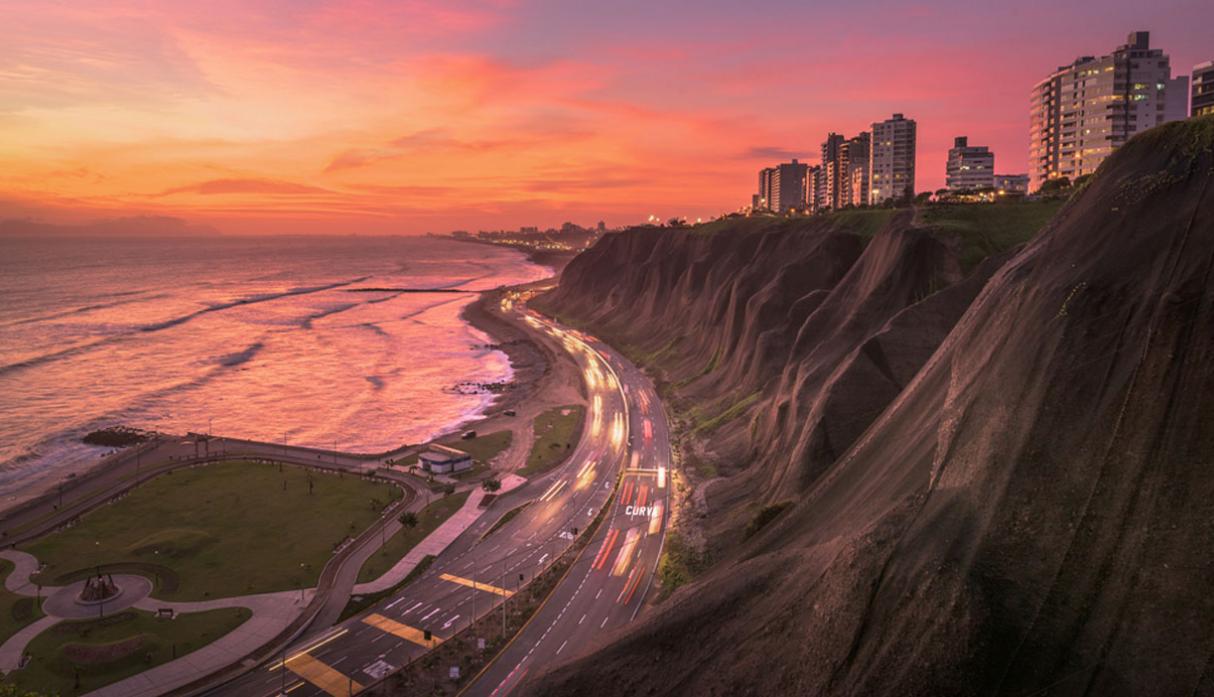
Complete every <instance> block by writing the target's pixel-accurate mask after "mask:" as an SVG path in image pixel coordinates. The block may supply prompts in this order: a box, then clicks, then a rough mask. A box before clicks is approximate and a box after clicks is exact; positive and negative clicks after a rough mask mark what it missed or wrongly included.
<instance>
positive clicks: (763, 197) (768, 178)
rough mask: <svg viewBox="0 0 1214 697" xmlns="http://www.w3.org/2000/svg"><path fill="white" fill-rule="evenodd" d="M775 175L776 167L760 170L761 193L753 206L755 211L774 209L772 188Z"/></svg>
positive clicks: (756, 197)
mask: <svg viewBox="0 0 1214 697" xmlns="http://www.w3.org/2000/svg"><path fill="white" fill-rule="evenodd" d="M775 175H776V168H775V167H764V168H763V169H761V170H759V193H758V195H756V196H755V198H754V201H753V206H752V207H753V208H754V209H755V210H757V211H769V210H771V209H772V197H771V186H772V183H773V182H772V179H773V178H774V177H775Z"/></svg>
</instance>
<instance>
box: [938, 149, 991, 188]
mask: <svg viewBox="0 0 1214 697" xmlns="http://www.w3.org/2000/svg"><path fill="white" fill-rule="evenodd" d="M944 185H945V186H946V187H948V189H949V191H977V190H978V189H993V188H994V187H995V153H993V152H991V151H990V148H988V147H986V146H985V145H983V146H977V145H970V144H969V138H967V137H965V136H960V137H957V138H954V139H953V147H952V148H949V151H948V164H947V165H946V166H945V174H944Z"/></svg>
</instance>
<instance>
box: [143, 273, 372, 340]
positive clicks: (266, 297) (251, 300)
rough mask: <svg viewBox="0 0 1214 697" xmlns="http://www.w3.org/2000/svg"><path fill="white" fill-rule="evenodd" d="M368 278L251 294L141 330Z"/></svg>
mask: <svg viewBox="0 0 1214 697" xmlns="http://www.w3.org/2000/svg"><path fill="white" fill-rule="evenodd" d="M368 278H371V277H370V276H360V277H358V278H353V279H350V280H348V281H338V282H336V283H326V284H325V285H321V286H302V287H299V288H291V289H289V290H285V291H283V292H281V293H265V294H262V295H254V296H250V297H248V298H240V299H239V300H233V301H231V302H226V303H219V304H217V305H211V306H208V307H204V308H202V309H201V310H195V311H194V312H191V313H189V314H185V315H181V316H180V317H174V318H172V319H168V320H165V321H163V322H156V323H154V324H148V325H144V326H142V327H140V328H139V330H140V331H143V332H156V331H160V330H162V329H168V328H170V327H176V326H179V325H182V324H185V323H186V322H189V321H190V320H192V319H195V318H197V317H201V316H202V315H206V314H210V313H212V312H221V311H223V310H229V309H231V308H233V307H242V306H244V305H253V304H256V303H263V302H267V301H270V300H278V299H280V298H290V297H293V296H297V295H309V294H311V293H320V292H323V291H326V290H333V289H334V288H344V287H345V286H351V285H354V284H355V283H362V282H363V281H365V280H367V279H368Z"/></svg>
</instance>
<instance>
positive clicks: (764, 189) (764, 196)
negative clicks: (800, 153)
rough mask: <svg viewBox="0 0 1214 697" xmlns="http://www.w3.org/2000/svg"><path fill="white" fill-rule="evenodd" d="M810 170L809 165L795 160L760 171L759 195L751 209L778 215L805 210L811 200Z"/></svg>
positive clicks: (754, 199)
mask: <svg viewBox="0 0 1214 697" xmlns="http://www.w3.org/2000/svg"><path fill="white" fill-rule="evenodd" d="M808 169H809V167H808V165H806V164H805V163H803V162H797V161H796V160H795V159H794V160H793V161H792V162H785V163H783V164H779V165H776V166H775V167H765V168H763V169H761V170H759V193H757V194H756V195H755V196H754V197H753V199H752V202H751V203H752V205H751V208H753V209H754V210H766V211H775V212H778V213H784V212H787V211H789V210H790V209H796V210H801V209H804V208H805V207H806V205H807V203H808V200H809V194H808V189H807V186H806V184H807V182H806V175H807V173H808Z"/></svg>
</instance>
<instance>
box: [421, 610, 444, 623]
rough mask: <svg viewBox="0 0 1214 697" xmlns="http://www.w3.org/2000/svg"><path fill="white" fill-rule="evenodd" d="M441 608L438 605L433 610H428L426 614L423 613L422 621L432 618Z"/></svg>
mask: <svg viewBox="0 0 1214 697" xmlns="http://www.w3.org/2000/svg"><path fill="white" fill-rule="evenodd" d="M440 610H442V608H438V607H436V608H434V609H433V610H431V611H430V612H427V613H426V614H424V615H422V622H425V621H426V620H428V619H430V618H431V617H433V616H434V615H435V614H437V613H438V612H439V611H440Z"/></svg>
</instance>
